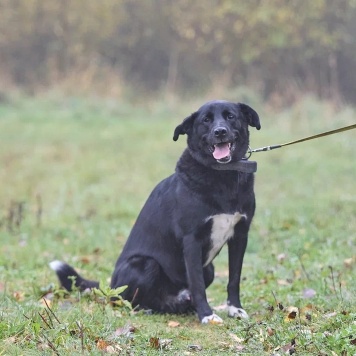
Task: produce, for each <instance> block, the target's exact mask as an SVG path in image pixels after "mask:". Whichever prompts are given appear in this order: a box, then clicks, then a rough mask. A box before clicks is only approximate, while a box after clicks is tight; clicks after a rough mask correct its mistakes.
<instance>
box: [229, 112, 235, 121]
mask: <svg viewBox="0 0 356 356" xmlns="http://www.w3.org/2000/svg"><path fill="white" fill-rule="evenodd" d="M227 118H228V119H229V120H233V119H235V115H234V114H231V113H229V114H227Z"/></svg>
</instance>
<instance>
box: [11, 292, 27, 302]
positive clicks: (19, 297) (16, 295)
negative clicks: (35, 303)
mask: <svg viewBox="0 0 356 356" xmlns="http://www.w3.org/2000/svg"><path fill="white" fill-rule="evenodd" d="M12 296H13V297H14V298H15V299H16V301H18V302H22V301H23V300H24V299H25V293H24V292H14V293H13V295H12Z"/></svg>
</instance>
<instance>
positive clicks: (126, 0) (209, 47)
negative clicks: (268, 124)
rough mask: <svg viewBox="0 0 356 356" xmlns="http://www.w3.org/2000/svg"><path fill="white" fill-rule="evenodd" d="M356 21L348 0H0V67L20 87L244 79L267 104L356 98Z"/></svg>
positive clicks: (220, 84) (166, 86)
mask: <svg viewBox="0 0 356 356" xmlns="http://www.w3.org/2000/svg"><path fill="white" fill-rule="evenodd" d="M355 24H356V2H355V0H338V1H333V0H315V1H283V0H251V1H242V0H238V1H234V0H208V1H204V2H191V1H187V0H176V1H165V0H146V1H141V0H121V1H115V0H104V1H96V0H76V1H70V0H62V1H56V0H46V1H41V0H16V1H13V0H1V1H0V33H1V36H0V75H1V78H2V79H1V81H2V87H3V88H4V87H6V88H9V87H10V86H11V85H12V86H17V87H18V86H19V87H21V88H25V89H26V90H27V91H28V92H33V91H38V90H43V89H47V88H49V87H53V86H61V87H64V88H66V90H67V89H71V90H76V91H77V90H78V89H80V90H82V91H85V90H89V89H90V90H96V91H97V92H99V93H103V92H110V94H116V95H118V94H122V91H123V90H125V91H127V86H129V87H130V88H131V89H133V90H134V91H135V93H137V90H138V89H145V90H148V91H149V92H150V93H154V92H156V91H162V90H163V91H165V92H168V93H179V94H182V93H187V92H188V93H192V92H196V91H202V90H207V89H208V88H211V87H214V88H224V89H225V90H226V89H227V88H234V87H237V86H248V87H250V88H252V89H254V90H256V91H258V92H259V94H260V95H262V96H263V97H265V98H268V99H273V100H275V101H277V102H276V103H275V104H279V103H278V100H277V98H278V97H279V96H280V95H281V94H282V98H283V102H284V103H287V104H288V103H290V102H292V101H294V100H295V98H296V96H298V95H299V94H300V92H301V91H302V92H305V91H311V92H313V93H314V94H315V95H317V96H319V97H323V98H333V99H335V100H338V99H339V97H340V94H341V95H342V96H343V97H345V98H346V99H347V100H349V101H351V102H356V71H355V70H354V69H355V65H356V56H355V54H356V41H355V39H356V25H355ZM3 90H4V89H3ZM276 94H277V95H276Z"/></svg>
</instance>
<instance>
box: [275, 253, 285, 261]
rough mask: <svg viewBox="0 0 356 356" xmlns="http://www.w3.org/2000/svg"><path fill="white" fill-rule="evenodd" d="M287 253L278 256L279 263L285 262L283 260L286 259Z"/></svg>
mask: <svg viewBox="0 0 356 356" xmlns="http://www.w3.org/2000/svg"><path fill="white" fill-rule="evenodd" d="M286 257H287V255H286V254H285V253H280V254H279V255H278V256H277V260H278V262H279V263H283V261H284V260H285V259H286Z"/></svg>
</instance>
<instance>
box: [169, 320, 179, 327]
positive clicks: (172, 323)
mask: <svg viewBox="0 0 356 356" xmlns="http://www.w3.org/2000/svg"><path fill="white" fill-rule="evenodd" d="M168 326H169V327H170V328H177V327H178V326H180V323H179V322H178V321H174V320H170V321H169V322H168Z"/></svg>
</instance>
